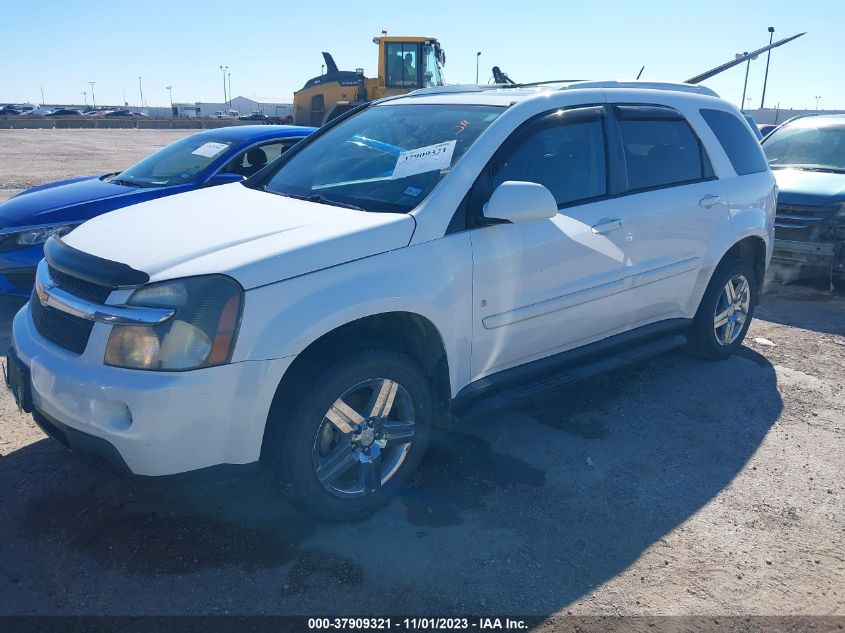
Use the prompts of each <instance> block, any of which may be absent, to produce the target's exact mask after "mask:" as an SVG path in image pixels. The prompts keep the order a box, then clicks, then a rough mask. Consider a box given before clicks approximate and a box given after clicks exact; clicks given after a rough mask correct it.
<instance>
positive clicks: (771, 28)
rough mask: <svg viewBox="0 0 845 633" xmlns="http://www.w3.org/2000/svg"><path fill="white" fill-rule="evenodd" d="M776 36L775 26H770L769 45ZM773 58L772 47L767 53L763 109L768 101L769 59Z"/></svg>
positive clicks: (762, 99) (761, 104)
mask: <svg viewBox="0 0 845 633" xmlns="http://www.w3.org/2000/svg"><path fill="white" fill-rule="evenodd" d="M774 36H775V27H773V26H770V27H769V46H771V44H772V38H774ZM771 59H772V49H771V48H770V49H769V52H768V53H766V75H765V77H763V96H762V97H761V98H760V109H761V110H762V109H763V108H764V107H765V103H766V84H767V83H768V81H769V61H770V60H771Z"/></svg>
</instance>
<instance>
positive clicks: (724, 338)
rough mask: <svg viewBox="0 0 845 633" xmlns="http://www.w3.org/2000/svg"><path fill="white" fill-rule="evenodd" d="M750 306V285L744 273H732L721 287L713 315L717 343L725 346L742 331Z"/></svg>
mask: <svg viewBox="0 0 845 633" xmlns="http://www.w3.org/2000/svg"><path fill="white" fill-rule="evenodd" d="M750 308H751V286H750V284H749V283H748V279H746V278H745V276H744V275H734V276H733V277H731V278H730V280H728V283H726V284H725V287H724V288H722V293H721V294H720V295H719V300H718V301H717V302H716V311H715V313H714V315H713V331H714V332H715V334H716V341H717V342H718V343H719V345H722V346H724V347H727V346H728V345H730V344H731V343H733V342H734V341H735V340H736V339H737V338H738V337H739V335H740V333H741V332H742V328H743V326H744V325H745V321H746V320H747V319H748V311H749V309H750Z"/></svg>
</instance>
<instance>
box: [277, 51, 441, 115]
mask: <svg viewBox="0 0 845 633" xmlns="http://www.w3.org/2000/svg"><path fill="white" fill-rule="evenodd" d="M373 42H374V43H375V44H377V45H378V77H377V78H367V77H364V71H363V69H361V68H358V69H357V70H339V69H338V67H337V64H336V63H335V61H334V59H333V58H332V56H331V55H330V54H329V53H325V52H324V53H323V58H324V59H325V61H326V72H325V74H323V75H320V76H319V77H314V78H312V79H309V80H308V81H306V82H305V85H304V86H303V87H302V89H301V90H298V91H296V92H295V93H294V94H293V122H294V124H296V125H312V126H315V127H319V126H320V125H323V124H324V123H326V122H327V121H331V120H332V119H334V118H335V117H337V116H340V115H341V114H343V113H344V112H347V111H349V110H351V109H352V108H354V107H355V106H357V105H360V104H361V103H364V102H366V101H372V100H373V99H381V98H383V97H390V96H393V95H401V94H405V93H407V92H411V91H412V90H416V89H418V88H429V87H432V86H442V85H443V66H444V65H445V63H446V54H445V53H444V52H443V49H442V48H440V43H439V42H438V41H437V40H436V39H435V38H433V37H394V36H387V35H382V36H381V37H374V38H373Z"/></svg>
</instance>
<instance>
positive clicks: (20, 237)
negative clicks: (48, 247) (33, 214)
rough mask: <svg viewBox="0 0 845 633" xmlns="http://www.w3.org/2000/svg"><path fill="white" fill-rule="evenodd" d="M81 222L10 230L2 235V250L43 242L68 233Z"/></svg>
mask: <svg viewBox="0 0 845 633" xmlns="http://www.w3.org/2000/svg"><path fill="white" fill-rule="evenodd" d="M79 224H80V223H79V222H77V223H75V224H50V225H46V226H34V227H28V228H25V229H23V230H10V232H8V233H5V234H2V235H0V252H7V251H12V250H16V249H18V248H21V247H22V246H23V247H25V246H32V245H33V244H43V243H44V242H46V241H47V240H48V239H50V238H51V237H53V236H54V235H55V236H56V237H61V236H63V235H67V234H68V233H70V232H71V231H72V230H73V229H75V228H76V227H77V226H79Z"/></svg>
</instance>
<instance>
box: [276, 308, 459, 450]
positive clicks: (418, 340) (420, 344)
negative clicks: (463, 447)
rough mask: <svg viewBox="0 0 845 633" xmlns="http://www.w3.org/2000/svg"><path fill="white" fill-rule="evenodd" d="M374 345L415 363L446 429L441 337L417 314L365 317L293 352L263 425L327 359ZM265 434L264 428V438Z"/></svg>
mask: <svg viewBox="0 0 845 633" xmlns="http://www.w3.org/2000/svg"><path fill="white" fill-rule="evenodd" d="M373 347H377V348H384V347H387V348H391V349H396V350H399V351H401V352H402V353H404V354H406V355H408V356H409V357H410V358H412V359H413V360H414V361H415V362H417V363H419V365H420V367H421V368H422V369H423V371H424V372H425V374H426V376H428V377H429V378H430V379H431V381H432V385H433V387H434V394H435V399H436V402H437V419H438V420H439V421H441V423H442V424H443V425H444V426H447V425H448V424H449V413H450V404H451V386H450V384H451V383H450V379H449V359H448V354H447V351H446V346H445V343H444V339H443V336H442V334H441V332H440V331H439V329H438V328H437V326H436V325H435V324H434V323H433V322H432V321H431V320H430V319H428V318H427V317H425V316H423V315H421V314H418V313H415V312H406V311H391V312H381V313H377V314H372V315H368V316H365V317H361V318H358V319H355V320H352V321H349V322H347V323H344V324H342V325H339V326H336V327H334V328H333V329H330V330H328V331H327V332H325V333H323V334H321V335H320V336H318V337H317V338H315V339H314V340H312V341H311V342H310V343H308V344H307V345H306V346H305V348H304V349H303V350H302V351H301V352H300V353H299V354H297V356H296V358H295V359H294V361H293V362H292V363H291V365H290V367H288V369H287V371H285V373H284V375H283V376H282V378H281V380H280V382H279V384H278V386H277V387H276V393H275V395H274V397H273V402H272V405H271V407H270V414H269V416H268V427H269V421H270V420H272V419H273V418H274V413H275V412H276V411H278V409H279V408H281V407H284V406H286V404H287V403H289V402H290V400H291V399H292V398H295V397H296V396H297V395H298V394H299V393H301V391H302V388H303V385H305V384H307V383H308V381H309V380H311V379H313V377H314V376H315V375H316V374H317V373H318V372H319V368H320V366H321V365H322V364H324V362H325V359H326V358H328V357H334V356H337V355H340V354H350V353H354V352H356V351H358V350H361V349H366V348H373ZM266 433H267V430H266V429H265V438H266Z"/></svg>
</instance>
